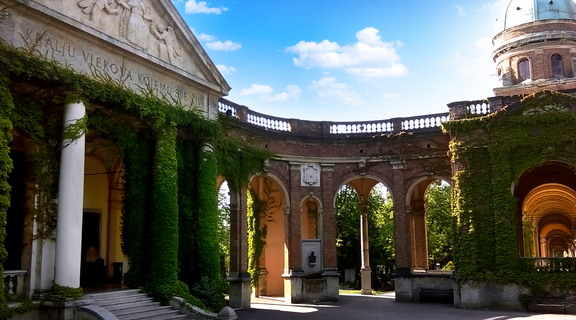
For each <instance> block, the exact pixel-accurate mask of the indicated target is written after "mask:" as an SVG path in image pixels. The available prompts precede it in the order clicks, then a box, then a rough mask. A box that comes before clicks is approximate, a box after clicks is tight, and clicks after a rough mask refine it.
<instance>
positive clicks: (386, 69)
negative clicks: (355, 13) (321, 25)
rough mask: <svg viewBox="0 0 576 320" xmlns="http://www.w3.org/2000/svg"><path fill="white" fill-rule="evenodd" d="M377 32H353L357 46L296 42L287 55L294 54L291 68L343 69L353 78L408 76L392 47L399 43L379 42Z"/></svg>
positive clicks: (372, 29) (366, 30) (289, 48)
mask: <svg viewBox="0 0 576 320" xmlns="http://www.w3.org/2000/svg"><path fill="white" fill-rule="evenodd" d="M379 33H380V31H378V29H375V28H371V27H369V28H366V29H363V30H360V31H358V32H357V33H356V38H357V39H358V42H357V43H354V44H348V45H345V46H340V45H339V44H338V43H336V42H330V41H329V40H324V41H322V42H319V43H316V42H306V41H300V42H299V43H297V44H296V45H294V46H292V47H288V48H286V51H287V52H291V53H295V54H297V55H298V58H293V61H294V65H295V66H297V67H302V68H305V69H311V68H323V69H343V70H345V71H346V72H348V73H349V74H350V75H353V76H357V77H398V76H403V75H406V74H407V73H408V69H407V68H406V67H405V66H404V65H402V64H401V63H400V56H398V55H397V54H396V48H395V46H396V47H398V48H400V47H401V46H402V45H403V43H402V42H400V41H396V42H383V41H382V37H381V36H380V34H379Z"/></svg>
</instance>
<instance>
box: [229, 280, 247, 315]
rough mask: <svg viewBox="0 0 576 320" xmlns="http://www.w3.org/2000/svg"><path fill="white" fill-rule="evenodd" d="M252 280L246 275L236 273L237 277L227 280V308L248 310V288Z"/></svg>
mask: <svg viewBox="0 0 576 320" xmlns="http://www.w3.org/2000/svg"><path fill="white" fill-rule="evenodd" d="M251 281H252V278H250V275H249V274H248V273H241V272H239V273H238V276H237V277H234V278H232V277H231V278H228V282H229V283H230V295H229V297H230V300H229V306H230V308H233V309H243V310H249V309H250V297H251V291H252V287H251V286H250V282H251Z"/></svg>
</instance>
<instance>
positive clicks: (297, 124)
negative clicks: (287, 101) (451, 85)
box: [218, 99, 490, 136]
mask: <svg viewBox="0 0 576 320" xmlns="http://www.w3.org/2000/svg"><path fill="white" fill-rule="evenodd" d="M480 102H481V103H480V104H470V108H469V110H470V111H469V112H470V113H478V114H480V113H482V114H483V113H489V112H490V106H489V104H487V103H485V102H484V101H480ZM218 111H219V112H220V113H222V114H226V115H227V116H229V117H234V118H237V119H239V120H240V121H241V122H244V123H248V124H250V125H253V126H256V127H260V128H264V129H266V130H271V131H279V132H291V133H295V134H306V135H318V136H325V135H326V134H328V133H329V135H332V136H337V135H363V134H375V133H376V134H377V133H380V134H396V133H400V132H402V131H404V132H421V131H439V129H440V126H441V125H442V123H443V122H446V121H448V120H450V116H449V113H447V112H446V113H437V114H430V115H422V116H416V117H408V118H394V119H386V120H376V121H357V122H331V121H324V122H320V121H316V122H315V121H305V120H298V119H290V120H289V119H283V118H278V117H273V116H269V115H265V114H261V113H258V112H254V111H252V110H250V109H248V108H247V107H245V106H240V105H237V104H235V103H233V102H231V101H228V100H226V99H220V101H219V102H218ZM293 126H294V127H293ZM293 128H295V131H293ZM322 128H326V129H325V130H327V131H326V132H324V131H323V129H322Z"/></svg>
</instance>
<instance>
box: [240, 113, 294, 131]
mask: <svg viewBox="0 0 576 320" xmlns="http://www.w3.org/2000/svg"><path fill="white" fill-rule="evenodd" d="M246 122H248V123H250V124H252V125H255V126H258V127H262V128H264V129H268V130H276V131H291V130H290V124H289V123H288V121H286V120H280V119H277V118H273V117H270V116H264V115H260V114H257V113H253V112H248V115H247V121H246Z"/></svg>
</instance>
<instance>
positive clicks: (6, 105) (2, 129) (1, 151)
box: [0, 77, 14, 318]
mask: <svg viewBox="0 0 576 320" xmlns="http://www.w3.org/2000/svg"><path fill="white" fill-rule="evenodd" d="M6 82H7V79H5V78H4V77H0V272H3V271H4V268H3V264H4V261H5V260H6V257H7V255H8V253H7V252H6V248H5V247H4V239H5V238H6V214H7V212H8V208H9V207H10V185H9V184H8V175H9V174H10V172H11V171H12V159H11V158H10V148H9V147H8V143H9V142H10V141H11V140H12V135H11V134H10V131H11V130H12V122H11V121H10V117H9V114H10V112H11V111H12V109H13V108H14V104H13V102H12V96H11V94H10V92H9V91H8V89H7V88H6ZM5 299H6V297H5V296H4V295H3V294H0V318H3V317H6V318H8V314H9V313H10V311H9V310H8V308H7V307H6V300H5Z"/></svg>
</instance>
